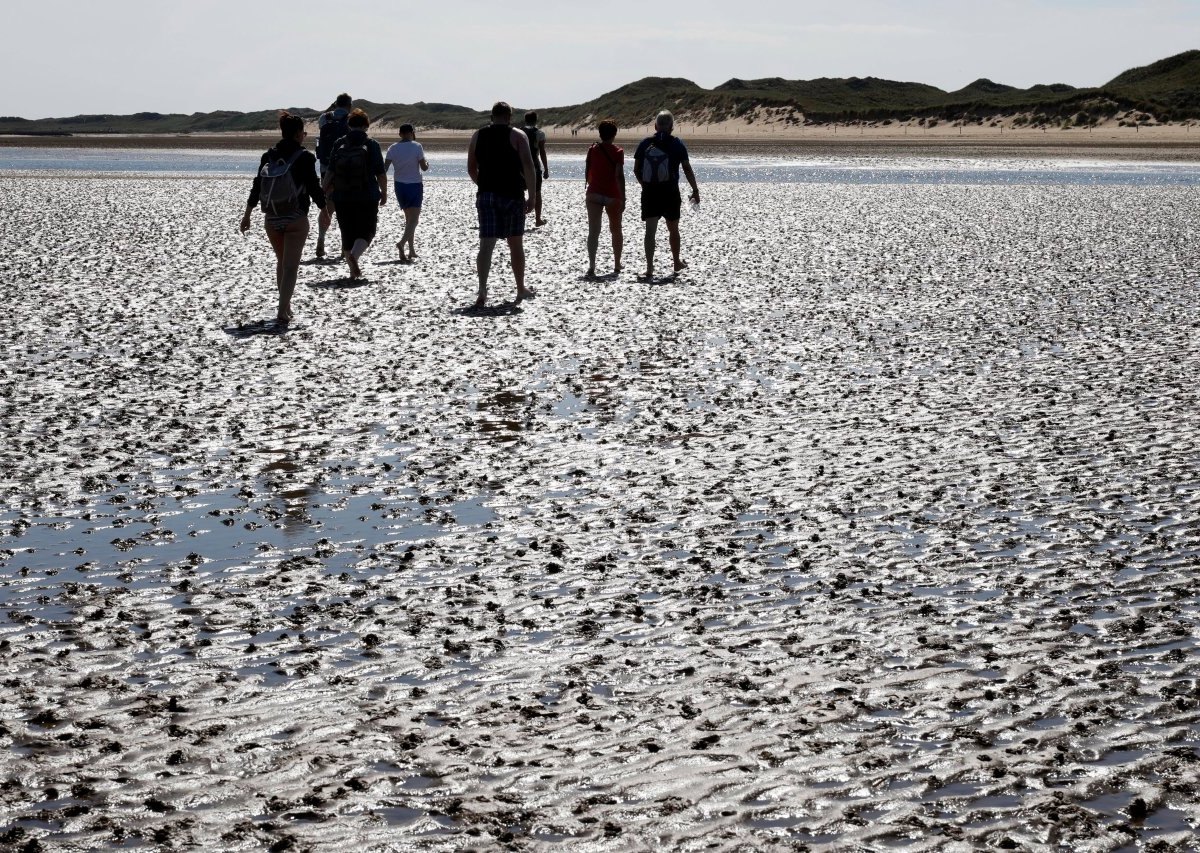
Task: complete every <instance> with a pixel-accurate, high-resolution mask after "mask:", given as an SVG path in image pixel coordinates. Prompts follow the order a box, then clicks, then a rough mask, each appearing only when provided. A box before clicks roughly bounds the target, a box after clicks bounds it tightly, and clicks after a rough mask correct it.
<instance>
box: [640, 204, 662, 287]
mask: <svg viewBox="0 0 1200 853" xmlns="http://www.w3.org/2000/svg"><path fill="white" fill-rule="evenodd" d="M658 219H659V218H658V217H657V216H653V217H651V218H650V219H647V220H646V239H645V241H644V244H643V245H644V248H645V250H646V276H645V277H646V278H650V277H651V276H653V275H654V235H655V234H657V233H658Z"/></svg>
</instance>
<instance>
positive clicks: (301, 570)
mask: <svg viewBox="0 0 1200 853" xmlns="http://www.w3.org/2000/svg"><path fill="white" fill-rule="evenodd" d="M247 189H248V182H246V181H240V180H193V179H169V180H163V179H145V178H121V177H92V178H54V177H46V178H17V177H0V203H2V205H3V209H4V210H5V216H4V217H2V218H0V242H2V245H3V246H4V247H5V251H4V253H3V254H2V255H0V268H2V272H3V275H2V276H0V289H2V291H3V295H4V304H5V308H6V311H7V315H8V316H7V318H6V319H7V322H6V323H5V324H4V328H3V331H2V332H0V340H2V342H3V360H2V361H0V390H2V392H3V393H2V395H0V401H2V402H0V429H2V434H3V437H4V441H3V445H2V446H0V607H2V609H3V613H4V614H5V616H4V618H3V620H0V681H2V684H3V690H0V849H2V850H23V851H24V850H47V851H48V850H55V851H58V850H63V851H83V850H96V849H162V850H169V849H198V850H224V851H229V850H247V851H249V850H263V849H270V850H279V851H284V850H296V851H299V850H313V851H321V850H332V849H351V848H353V849H360V850H364V851H367V850H370V851H396V850H403V851H409V850H413V851H460V850H479V851H483V850H497V849H511V850H606V851H607V850H629V851H634V850H646V849H665V850H683V851H691V850H728V851H735V850H736V851H740V850H781V851H797V850H824V851H835V850H836V851H842V850H884V849H904V850H913V851H926V850H928V851H931V850H939V851H940V850H950V851H968V850H978V849H1021V850H1037V851H1041V850H1046V851H1049V850H1073V851H1118V850H1133V849H1137V848H1139V847H1141V848H1142V849H1155V850H1161V851H1182V850H1194V849H1195V837H1194V832H1195V827H1196V825H1197V822H1198V821H1200V808H1198V807H1197V802H1198V800H1200V797H1198V795H1197V784H1198V783H1200V760H1198V759H1200V751H1198V739H1200V726H1198V721H1200V663H1198V660H1197V640H1196V637H1197V621H1198V617H1200V586H1198V583H1200V581H1198V577H1197V566H1198V565H1200V525H1198V524H1197V521H1196V519H1197V517H1200V489H1198V486H1197V473H1196V472H1197V470H1198V468H1200V400H1198V393H1197V384H1196V376H1197V375H1200V346H1198V341H1200V337H1198V334H1200V307H1198V304H1197V300H1196V277H1197V263H1196V256H1197V248H1198V246H1197V242H1198V241H1197V236H1196V230H1195V211H1196V209H1197V204H1196V202H1197V197H1196V190H1195V189H1194V188H1187V187H1179V188H1176V187H1131V186H1110V187H1106V186H1019V185H1018V186H1002V187H988V186H955V185H854V186H850V185H838V184H807V185H771V184H710V185H705V186H704V187H703V188H702V189H703V191H704V199H705V201H704V205H703V209H702V212H701V213H699V214H691V213H690V212H688V213H685V219H684V221H683V223H682V228H683V236H684V252H685V256H686V257H687V259H688V260H689V262H690V267H689V268H688V269H687V270H686V271H685V272H684V273H683V274H682V275H680V276H679V277H678V279H674V280H672V279H661V278H660V279H657V280H655V281H653V282H650V283H643V282H638V281H636V280H635V278H634V275H633V273H634V272H635V271H636V270H637V269H638V267H639V265H640V264H641V263H642V249H641V244H642V237H641V229H640V227H639V225H640V223H638V222H637V215H636V207H637V205H636V200H633V203H631V205H630V210H629V211H628V212H627V214H626V217H625V227H626V244H627V250H626V253H625V263H626V272H625V273H623V274H622V275H621V276H620V277H619V278H616V277H612V276H609V277H602V278H601V280H599V281H596V282H588V281H585V280H583V277H582V273H583V271H584V270H585V268H586V254H585V249H584V229H585V224H584V212H583V209H582V199H581V196H582V183H581V182H576V181H571V182H566V181H557V180H552V181H549V182H547V184H546V189H545V192H546V211H547V216H548V218H549V220H550V223H549V225H548V226H546V227H545V228H542V229H539V230H538V231H537V232H531V233H530V234H529V235H528V236H527V238H526V244H527V247H528V255H529V270H530V273H529V281H530V284H532V285H533V286H534V287H535V288H537V289H538V291H539V293H540V295H539V297H538V298H537V299H535V300H531V301H528V302H525V303H522V304H520V305H513V304H512V303H510V302H506V301H505V300H508V299H510V298H511V294H512V289H513V288H512V283H511V276H510V274H509V272H508V270H507V265H506V263H505V262H504V260H503V259H504V258H506V252H505V250H504V249H503V248H498V249H497V253H496V254H497V263H496V267H495V269H494V272H493V279H492V302H493V307H491V308H489V309H487V310H485V311H482V312H477V311H471V310H464V306H466V305H468V304H469V303H470V302H471V301H472V300H473V298H474V289H475V285H474V247H475V239H476V235H475V231H474V208H473V199H472V189H471V187H470V185H469V184H468V183H467V182H465V181H461V182H459V181H442V182H437V183H431V184H429V185H427V189H426V199H425V209H424V213H423V216H422V221H421V225H420V229H419V230H418V233H417V240H418V242H417V246H418V251H420V252H421V257H420V258H419V260H418V262H417V263H416V264H414V265H411V266H404V265H400V264H398V263H395V262H394V261H395V252H394V249H393V244H394V241H395V240H396V239H398V237H399V232H400V223H401V217H400V214H399V212H398V211H397V210H395V208H394V207H389V208H388V210H387V212H386V213H385V214H384V215H383V216H382V218H381V228H380V239H379V242H378V243H377V244H376V246H375V247H374V248H373V249H372V251H371V252H370V253H369V254H368V255H367V257H366V259H365V260H364V264H363V267H364V271H365V273H366V276H367V281H366V282H365V283H364V284H362V285H355V286H351V285H349V284H348V283H347V282H346V281H345V280H344V279H343V276H344V275H345V269H344V267H342V266H340V265H337V264H322V263H315V262H306V263H305V265H304V266H302V268H301V274H300V284H299V287H298V288H297V295H296V298H295V300H294V308H295V311H296V322H295V324H294V326H293V327H292V328H291V329H290V330H289V331H288V332H287V333H286V334H279V333H277V330H275V329H274V328H273V326H272V324H271V322H270V320H271V318H272V317H273V316H274V298H273V293H272V290H273V283H272V282H273V260H272V258H271V256H270V251H269V248H268V246H267V243H266V240H265V238H264V237H263V236H262V234H261V229H260V224H261V217H260V215H259V214H256V215H255V230H254V231H252V232H251V235H250V236H249V237H247V238H243V237H241V236H239V235H238V234H237V232H236V223H237V220H238V218H239V217H240V211H241V207H242V204H243V203H244V199H245V195H246V192H247ZM314 218H315V217H314ZM660 230H662V231H663V232H664V233H661V234H660V246H659V266H660V268H663V267H664V265H665V264H667V263H669V254H668V252H667V249H666V245H665V241H666V234H665V229H660ZM314 232H315V224H314ZM311 248H312V242H311V239H310V244H309V250H310V251H309V253H308V254H309V256H310V257H309V258H308V259H307V260H308V261H311V260H312V259H311ZM609 269H611V257H610V252H609V249H608V245H607V235H606V234H602V237H601V252H600V272H601V273H604V272H606V271H607V270H609Z"/></svg>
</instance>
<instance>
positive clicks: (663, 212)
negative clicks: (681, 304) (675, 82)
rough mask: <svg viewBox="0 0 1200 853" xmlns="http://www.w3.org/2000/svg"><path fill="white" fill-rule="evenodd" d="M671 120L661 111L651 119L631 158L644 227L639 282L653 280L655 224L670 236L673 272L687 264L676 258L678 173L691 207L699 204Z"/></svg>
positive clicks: (684, 151) (683, 149)
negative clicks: (689, 189)
mask: <svg viewBox="0 0 1200 853" xmlns="http://www.w3.org/2000/svg"><path fill="white" fill-rule="evenodd" d="M674 128H675V117H674V116H672V115H671V114H670V113H669V112H667V111H666V110H663V111H662V112H660V113H659V114H658V116H657V117H656V118H655V119H654V131H655V132H654V135H653V136H647V137H646V138H645V139H643V140H642V141H641V144H639V145H638V147H637V151H636V152H634V155H633V176H634V177H635V178H637V182H638V183H639V184H641V187H642V220H643V221H644V222H645V223H646V239H645V247H646V274H645V275H644V276H641V278H643V279H650V278H653V276H654V237H655V234H656V232H657V231H658V220H659V219H666V220H667V231H668V232H669V234H670V242H671V255H672V257H673V259H674V261H675V272H676V273H678V272H679V271H680V270H682V269H686V268H687V262H686V261H684V260H682V259H681V258H680V256H679V210H680V208H681V207H682V200H681V199H680V197H679V170H680V169H683V174H684V175H685V176H686V177H687V181H688V183H689V184H691V187H692V195H691V202H692V204H699V203H700V187H698V186H697V185H696V173H695V172H693V171H692V164H691V163H690V162H688V152H687V146H685V145H684V144H683V140H681V139H679V138H678V137H675V136H672V135H671V131H672V130H674Z"/></svg>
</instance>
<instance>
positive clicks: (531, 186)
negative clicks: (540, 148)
mask: <svg viewBox="0 0 1200 853" xmlns="http://www.w3.org/2000/svg"><path fill="white" fill-rule="evenodd" d="M508 138H509V140H510V141H511V142H512V145H513V147H514V148H516V149H517V156H518V157H520V158H521V171H522V172H523V173H524V175H525V192H526V193H527V195H526V196H525V212H526V213H529V212H530V211H532V210H533V197H534V194H535V193H536V192H537V172H535V171H534V168H533V154H532V153H530V151H529V137H527V136H526V135H525V131H523V130H513V131H512V133H510V134H509V136H508Z"/></svg>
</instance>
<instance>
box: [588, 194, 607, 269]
mask: <svg viewBox="0 0 1200 853" xmlns="http://www.w3.org/2000/svg"><path fill="white" fill-rule="evenodd" d="M603 215H604V206H603V205H602V204H600V203H599V202H594V201H589V202H588V203H587V218H588V235H587V253H588V271H587V275H588V278H591V277H592V276H594V275H595V274H596V252H597V251H598V250H599V248H600V219H601V217H602V216H603Z"/></svg>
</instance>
